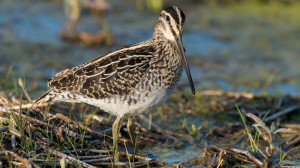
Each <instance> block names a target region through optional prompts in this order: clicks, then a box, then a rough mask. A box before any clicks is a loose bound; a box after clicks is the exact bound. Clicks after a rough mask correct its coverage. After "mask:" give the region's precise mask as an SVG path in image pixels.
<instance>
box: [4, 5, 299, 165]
mask: <svg viewBox="0 0 300 168" xmlns="http://www.w3.org/2000/svg"><path fill="white" fill-rule="evenodd" d="M120 3H121V4H120ZM112 4H113V5H114V3H112ZM116 4H118V5H115V9H114V11H111V12H106V14H105V17H104V16H103V15H100V14H91V13H89V12H84V13H83V15H82V18H81V19H80V21H79V23H78V25H77V27H76V30H84V31H90V32H97V31H98V30H100V29H101V27H102V24H101V23H102V22H104V21H105V20H107V21H108V22H109V26H110V29H111V31H112V32H113V33H114V34H115V37H116V38H115V43H116V44H118V45H114V46H111V47H108V46H98V47H93V48H92V47H85V46H82V45H81V44H74V43H73V44H70V43H66V42H64V41H61V39H60V38H59V34H58V33H59V31H60V30H61V29H62V27H63V25H64V23H65V22H66V18H65V15H64V12H63V6H62V4H61V3H60V1H53V2H52V1H30V0H29V1H17V0H7V1H6V0H4V1H1V2H0V60H1V61H0V75H1V78H4V76H5V74H6V72H7V70H8V69H9V67H10V66H12V70H13V76H14V77H24V78H25V79H26V84H27V85H26V87H27V88H28V91H29V93H30V94H31V95H34V96H36V97H37V96H38V95H40V94H41V93H43V92H45V91H46V90H47V88H46V86H47V85H46V82H47V79H48V78H50V77H51V76H52V75H54V74H55V73H56V72H58V71H60V70H62V69H65V68H68V67H71V66H75V65H79V64H82V63H84V62H87V61H88V60H90V59H92V58H94V57H96V56H98V55H100V54H101V53H105V52H107V51H109V50H112V49H115V48H118V47H120V46H121V45H126V44H131V43H134V42H139V41H142V40H146V39H148V38H150V37H151V35H152V32H153V28H154V26H155V23H156V19H157V16H158V15H159V14H158V13H159V12H157V13H150V12H142V13H138V15H137V14H136V13H137V11H135V10H134V8H133V7H131V6H132V5H133V6H134V2H130V3H124V4H123V1H120V2H118V3H116ZM181 6H182V8H183V10H184V11H186V15H187V23H186V26H185V32H184V36H183V43H184V46H185V48H186V51H187V52H186V54H187V56H188V59H189V62H190V68H191V73H192V76H193V78H194V81H195V84H196V86H197V93H198V94H201V90H205V89H214V90H215V89H218V90H226V91H251V92H255V93H267V94H294V95H299V93H300V64H299V63H300V48H299V44H300V39H299V34H300V32H299V30H300V29H299V27H300V22H295V20H294V19H295V15H292V12H293V11H294V10H295V9H294V8H293V7H290V9H287V8H288V7H281V8H282V9H281V8H279V9H280V10H283V12H278V11H277V10H278V7H276V8H275V9H273V10H274V11H272V9H267V10H265V9H264V8H262V9H253V10H252V9H251V8H250V9H249V8H246V7H244V6H242V7H232V8H229V7H226V8H220V7H203V6H201V5H200V4H197V5H193V6H192V5H189V4H182V5H181ZM264 11H265V13H263V12H264ZM286 11H291V13H289V12H286ZM286 13H287V14H286ZM289 14H291V15H289ZM199 16H201V17H199ZM33 83H35V84H33ZM181 84H184V85H188V82H187V80H186V76H185V73H184V74H183V80H181ZM199 122H200V121H199ZM197 150H198V149H197ZM197 150H194V149H193V147H192V145H187V147H185V148H182V149H180V150H178V149H174V151H176V155H173V150H172V149H164V148H162V149H161V148H160V146H157V147H155V148H154V149H149V151H150V152H153V153H154V157H156V158H160V159H163V160H167V163H177V162H178V161H182V160H184V159H186V158H190V157H193V156H194V155H197V154H199V151H197ZM193 151H195V152H193ZM145 153H147V150H145Z"/></svg>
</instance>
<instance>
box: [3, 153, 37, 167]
mask: <svg viewBox="0 0 300 168" xmlns="http://www.w3.org/2000/svg"><path fill="white" fill-rule="evenodd" d="M1 153H2V151H1ZM3 153H4V154H5V155H11V156H12V157H14V158H16V159H17V160H18V161H20V162H22V165H23V166H24V167H32V166H33V167H34V168H40V166H38V165H36V164H34V163H33V162H32V160H28V159H25V158H23V157H21V156H19V155H17V154H16V153H14V152H12V151H9V150H6V151H4V152H3Z"/></svg>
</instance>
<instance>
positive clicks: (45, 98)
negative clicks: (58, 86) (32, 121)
mask: <svg viewBox="0 0 300 168" xmlns="http://www.w3.org/2000/svg"><path fill="white" fill-rule="evenodd" d="M52 91H53V89H50V90H49V91H48V92H46V93H45V94H44V95H43V96H41V97H40V98H38V99H37V100H36V101H35V102H34V103H33V105H32V109H35V108H36V107H38V106H39V105H40V104H42V103H45V102H49V101H51V100H52V99H53V98H52V97H51V96H49V95H50V93H51V92H52Z"/></svg>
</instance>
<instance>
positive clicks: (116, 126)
mask: <svg viewBox="0 0 300 168" xmlns="http://www.w3.org/2000/svg"><path fill="white" fill-rule="evenodd" d="M121 118H122V117H120V116H117V118H116V120H115V122H114V123H113V125H112V134H113V164H114V163H115V162H117V161H119V152H118V137H119V132H120V120H121Z"/></svg>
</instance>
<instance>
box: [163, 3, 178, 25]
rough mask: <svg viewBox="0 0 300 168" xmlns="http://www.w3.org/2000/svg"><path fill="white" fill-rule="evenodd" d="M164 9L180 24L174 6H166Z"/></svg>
mask: <svg viewBox="0 0 300 168" xmlns="http://www.w3.org/2000/svg"><path fill="white" fill-rule="evenodd" d="M164 11H165V12H167V13H168V14H170V15H171V17H172V18H173V19H174V20H175V22H176V24H180V23H179V22H180V20H179V17H178V14H177V12H176V10H175V9H174V8H173V7H168V8H165V9H164Z"/></svg>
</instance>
